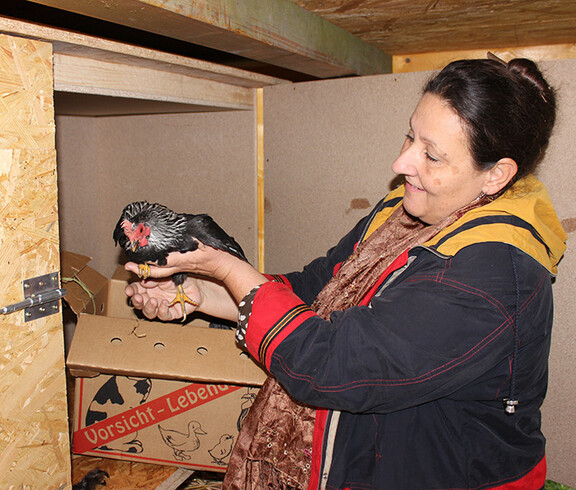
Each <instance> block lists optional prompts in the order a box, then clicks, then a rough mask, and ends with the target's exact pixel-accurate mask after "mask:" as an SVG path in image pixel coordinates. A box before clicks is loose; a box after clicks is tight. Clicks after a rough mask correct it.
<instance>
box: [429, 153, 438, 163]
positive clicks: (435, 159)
mask: <svg viewBox="0 0 576 490" xmlns="http://www.w3.org/2000/svg"><path fill="white" fill-rule="evenodd" d="M426 158H427V159H428V160H430V161H431V162H437V161H438V159H437V158H434V157H433V156H432V155H430V153H428V152H426Z"/></svg>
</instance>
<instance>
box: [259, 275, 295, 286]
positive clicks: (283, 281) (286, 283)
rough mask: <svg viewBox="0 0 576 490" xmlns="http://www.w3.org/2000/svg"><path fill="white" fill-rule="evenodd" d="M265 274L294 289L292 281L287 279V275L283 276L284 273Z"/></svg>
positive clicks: (267, 277) (269, 278) (268, 277)
mask: <svg viewBox="0 0 576 490" xmlns="http://www.w3.org/2000/svg"><path fill="white" fill-rule="evenodd" d="M264 276H265V277H266V279H268V280H269V281H273V282H279V283H280V284H285V285H286V286H288V287H289V288H290V289H292V284H290V281H288V279H286V276H283V275H282V274H264Z"/></svg>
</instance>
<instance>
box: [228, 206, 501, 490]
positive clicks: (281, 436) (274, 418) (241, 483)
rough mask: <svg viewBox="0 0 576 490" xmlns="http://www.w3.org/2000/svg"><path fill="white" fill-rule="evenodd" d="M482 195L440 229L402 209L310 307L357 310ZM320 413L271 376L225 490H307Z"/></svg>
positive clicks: (326, 311)
mask: <svg viewBox="0 0 576 490" xmlns="http://www.w3.org/2000/svg"><path fill="white" fill-rule="evenodd" d="M489 200H490V199H489V198H488V197H486V196H481V197H479V198H478V199H476V200H474V201H473V202H472V203H470V204H468V205H467V206H465V207H463V208H461V209H459V210H458V211H456V212H455V213H454V214H452V215H451V216H449V217H448V218H445V219H444V220H443V221H441V222H440V223H438V224H436V225H425V224H423V223H422V222H421V221H419V220H417V219H414V218H412V217H411V216H410V215H408V214H407V213H406V212H405V211H404V207H403V206H399V207H398V208H397V209H396V210H395V211H394V212H393V213H392V215H391V216H390V217H389V218H388V219H387V220H386V221H385V222H384V223H383V224H382V225H381V226H380V227H379V228H378V229H377V230H376V231H374V232H373V233H372V234H371V235H370V236H369V237H368V238H367V239H366V240H365V241H363V242H362V243H361V244H360V245H358V247H357V248H356V250H355V251H354V252H353V253H352V254H351V255H350V257H349V258H348V259H347V260H346V261H345V262H344V264H343V265H342V267H341V268H340V270H339V271H338V272H337V274H336V275H335V276H334V277H333V278H332V279H331V280H330V281H329V282H328V283H327V284H326V286H325V287H324V288H323V289H322V291H320V293H319V294H318V296H317V298H316V300H315V301H314V303H313V304H312V308H313V309H314V310H315V311H316V313H317V314H318V315H319V316H321V317H322V318H324V319H329V318H330V314H331V313H332V312H333V311H341V310H345V309H346V308H349V307H350V306H355V305H359V304H360V302H361V301H362V299H363V298H364V297H365V296H366V294H367V293H368V291H369V290H370V289H371V288H372V287H373V285H374V284H375V282H376V281H377V280H378V278H380V277H381V275H382V274H383V273H384V272H385V271H386V269H387V268H388V267H389V266H390V264H391V263H392V262H393V261H394V260H395V259H396V257H398V256H399V255H400V254H401V253H403V252H404V251H405V250H407V249H409V248H413V247H415V246H417V245H421V244H423V243H425V242H426V241H428V240H430V239H431V238H432V237H433V236H434V235H436V234H437V233H438V232H439V231H440V230H442V229H444V228H446V227H447V226H449V225H451V224H452V223H454V222H455V221H456V220H458V219H459V218H461V217H462V216H463V215H464V214H465V213H466V212H468V211H470V210H471V209H474V208H476V207H479V206H482V205H484V204H486V203H487V202H488V201H489ZM315 416H316V410H315V409H314V408H312V407H309V406H307V405H304V404H302V403H300V402H298V401H296V400H294V399H293V398H291V397H290V395H288V394H287V393H286V392H285V391H284V390H283V389H282V387H281V386H280V385H279V384H278V383H277V382H276V380H275V379H274V378H273V377H272V376H269V377H268V378H267V380H266V381H265V382H264V385H263V386H262V388H261V390H260V391H259V393H258V396H257V397H256V400H255V401H254V404H253V405H252V408H251V409H250V412H249V414H248V417H247V418H246V420H245V422H244V425H243V426H242V430H241V432H240V434H239V435H238V440H237V442H236V445H235V447H234V452H233V453H232V456H231V458H230V463H229V465H228V470H227V473H226V477H225V479H224V484H223V486H222V489H223V490H263V489H270V490H291V489H298V490H303V489H305V488H307V486H308V481H309V478H310V466H311V462H312V438H313V433H314V422H315Z"/></svg>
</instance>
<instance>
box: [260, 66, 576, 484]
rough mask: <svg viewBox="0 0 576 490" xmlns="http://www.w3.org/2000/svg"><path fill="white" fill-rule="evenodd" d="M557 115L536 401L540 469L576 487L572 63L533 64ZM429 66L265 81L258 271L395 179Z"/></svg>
mask: <svg viewBox="0 0 576 490" xmlns="http://www.w3.org/2000/svg"><path fill="white" fill-rule="evenodd" d="M542 68H543V69H544V70H545V71H546V73H547V74H548V76H549V80H550V81H551V82H552V84H553V85H554V86H555V87H557V89H558V92H559V93H558V95H559V99H558V103H559V118H558V123H557V127H556V131H555V133H554V136H553V139H552V141H551V145H550V148H549V151H548V154H547V158H546V160H545V161H544V162H543V164H542V166H541V169H540V171H539V174H538V175H539V177H540V178H541V179H542V180H543V181H544V183H545V184H546V185H547V187H548V190H549V192H550V194H551V197H552V201H553V202H554V205H555V207H556V210H557V212H558V215H559V216H560V219H561V220H562V221H563V224H564V227H565V229H566V231H567V232H568V236H569V241H568V251H567V253H566V255H565V257H564V259H563V261H562V263H561V264H560V272H559V276H558V278H557V280H556V282H555V285H554V291H555V325H554V338H553V346H552V353H551V360H550V388H549V394H548V398H547V400H546V402H545V406H544V409H543V418H544V420H543V430H544V433H545V435H546V436H547V439H548V446H547V454H548V465H549V477H550V478H552V479H555V480H557V481H560V482H562V483H565V484H569V485H571V486H576V467H575V466H574V464H573V463H574V455H575V454H576V426H575V425H574V423H573V421H574V420H576V380H575V379H574V377H573V376H572V375H571V373H572V372H574V369H576V329H574V328H573V325H572V323H573V319H574V318H575V317H576V306H575V305H574V301H573V297H574V291H575V290H576V263H575V260H576V259H575V257H576V255H575V252H574V250H573V244H572V240H575V239H576V238H575V233H574V231H576V194H575V192H574V189H575V188H576V176H575V173H574V135H575V134H576V116H575V114H576V83H575V82H574V80H576V61H574V60H564V61H554V62H547V63H543V64H542ZM430 75H431V73H413V74H408V75H402V74H393V75H378V76H373V77H364V78H360V79H343V80H329V81H318V82H310V83H301V84H297V85H294V86H277V87H267V88H265V89H264V111H265V112H264V138H265V141H264V145H265V153H266V162H265V169H264V175H265V192H266V204H267V206H266V240H265V242H266V269H267V272H270V273H275V272H277V273H282V272H289V271H291V270H299V269H300V268H301V267H302V266H303V265H305V264H306V263H308V262H309V261H310V260H312V259H314V258H315V257H317V256H319V255H321V254H324V253H325V251H326V250H327V249H328V248H329V247H331V246H333V245H335V244H336V243H337V241H338V239H340V238H341V237H342V236H343V235H344V234H345V233H346V232H347V231H348V230H349V229H350V228H351V227H352V226H353V225H354V224H355V223H356V222H357V221H358V220H359V219H360V218H361V217H363V216H365V215H366V214H367V212H368V211H369V210H370V209H371V208H372V207H373V206H374V205H375V204H376V203H377V201H378V200H379V199H380V198H382V197H383V196H384V195H385V194H386V193H387V191H388V190H389V189H390V188H391V186H392V185H394V182H393V177H394V175H393V174H392V172H391V170H390V166H391V164H392V162H393V161H394V159H395V158H396V156H397V155H398V153H399V151H400V147H401V144H402V141H403V139H404V135H405V133H406V131H407V128H408V120H409V117H410V115H411V113H412V111H413V110H414V108H415V106H416V104H417V102H418V100H419V97H420V90H421V87H422V85H423V83H424V81H425V80H426V79H427V78H428V77H429V76H430Z"/></svg>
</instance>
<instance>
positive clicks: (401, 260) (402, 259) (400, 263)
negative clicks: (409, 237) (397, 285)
mask: <svg viewBox="0 0 576 490" xmlns="http://www.w3.org/2000/svg"><path fill="white" fill-rule="evenodd" d="M408 254H409V249H406V250H405V251H404V252H403V253H401V254H400V255H399V256H398V257H396V259H395V260H394V262H392V263H391V264H390V265H389V266H388V268H387V269H386V270H385V271H384V273H383V274H382V275H381V276H380V278H379V279H378V280H377V281H376V283H375V284H374V286H372V288H371V289H370V291H368V293H366V296H365V297H364V299H363V300H362V301H361V302H360V306H367V305H368V304H370V301H372V298H373V297H374V295H375V294H376V291H378V288H379V287H380V286H381V285H382V283H383V282H384V281H385V280H386V279H387V278H388V276H389V275H390V274H392V273H393V272H396V271H397V270H398V269H400V268H401V267H404V266H405V265H406V263H407V262H408Z"/></svg>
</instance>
